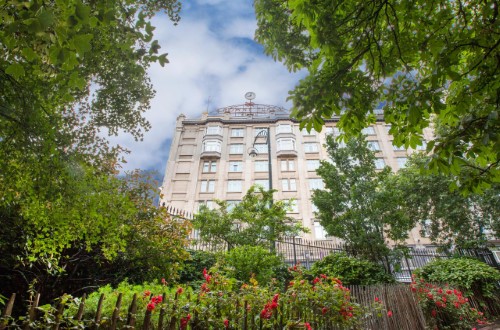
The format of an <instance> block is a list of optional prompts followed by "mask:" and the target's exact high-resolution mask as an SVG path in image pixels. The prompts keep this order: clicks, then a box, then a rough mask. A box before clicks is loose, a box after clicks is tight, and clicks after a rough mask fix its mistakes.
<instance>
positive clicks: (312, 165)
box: [306, 159, 321, 172]
mask: <svg viewBox="0 0 500 330" xmlns="http://www.w3.org/2000/svg"><path fill="white" fill-rule="evenodd" d="M306 165H307V170H308V171H314V172H316V170H317V169H318V168H319V167H320V165H321V163H320V161H319V159H307V160H306Z"/></svg>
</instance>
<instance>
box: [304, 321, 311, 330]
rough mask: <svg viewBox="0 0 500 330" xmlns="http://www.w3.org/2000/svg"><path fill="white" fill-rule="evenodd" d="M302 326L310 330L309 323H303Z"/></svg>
mask: <svg viewBox="0 0 500 330" xmlns="http://www.w3.org/2000/svg"><path fill="white" fill-rule="evenodd" d="M304 327H305V328H306V329H307V330H312V328H311V325H310V324H309V323H307V322H306V323H304Z"/></svg>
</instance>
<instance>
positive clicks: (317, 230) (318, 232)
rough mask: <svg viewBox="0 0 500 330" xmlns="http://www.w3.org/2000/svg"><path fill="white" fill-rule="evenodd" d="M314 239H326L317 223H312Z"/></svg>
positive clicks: (323, 230) (321, 227)
mask: <svg viewBox="0 0 500 330" xmlns="http://www.w3.org/2000/svg"><path fill="white" fill-rule="evenodd" d="M314 237H316V239H326V238H327V237H328V234H327V233H326V230H325V228H323V226H321V224H320V223H319V222H317V221H315V222H314Z"/></svg>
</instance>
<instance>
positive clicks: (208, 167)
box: [202, 160, 217, 173]
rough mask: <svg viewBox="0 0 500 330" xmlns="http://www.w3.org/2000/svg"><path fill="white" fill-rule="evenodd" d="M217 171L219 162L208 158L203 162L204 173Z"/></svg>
mask: <svg viewBox="0 0 500 330" xmlns="http://www.w3.org/2000/svg"><path fill="white" fill-rule="evenodd" d="M216 172H217V162H216V161H213V160H206V161H204V162H203V170H202V173H216Z"/></svg>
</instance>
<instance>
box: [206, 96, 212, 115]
mask: <svg viewBox="0 0 500 330" xmlns="http://www.w3.org/2000/svg"><path fill="white" fill-rule="evenodd" d="M211 98H212V97H211V96H209V97H208V99H207V113H208V107H209V106H210V99H211Z"/></svg>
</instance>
